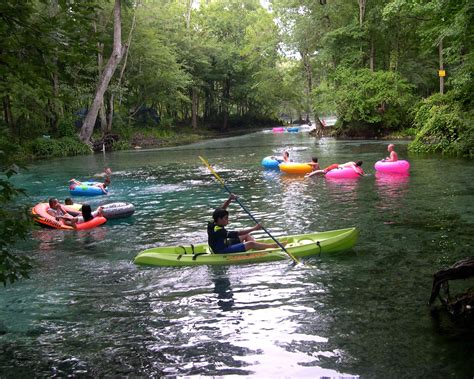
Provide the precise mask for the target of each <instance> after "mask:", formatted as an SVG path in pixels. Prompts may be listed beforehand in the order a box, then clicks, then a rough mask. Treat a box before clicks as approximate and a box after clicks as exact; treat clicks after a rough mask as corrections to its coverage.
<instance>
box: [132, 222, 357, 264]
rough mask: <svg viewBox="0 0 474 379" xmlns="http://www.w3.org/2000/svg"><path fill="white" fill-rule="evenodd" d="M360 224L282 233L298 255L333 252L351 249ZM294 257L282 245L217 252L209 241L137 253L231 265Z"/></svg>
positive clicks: (164, 260)
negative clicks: (291, 234) (291, 233)
mask: <svg viewBox="0 0 474 379" xmlns="http://www.w3.org/2000/svg"><path fill="white" fill-rule="evenodd" d="M357 236H358V232H357V229H356V228H347V229H339V230H330V231H327V232H319V233H310V234H298V235H293V236H286V237H279V238H278V239H279V241H287V245H286V246H285V248H286V250H288V251H289V252H290V253H291V254H292V255H294V256H295V257H298V258H304V257H309V256H312V255H317V254H319V253H332V252H336V251H344V250H349V249H351V248H352V247H353V246H354V245H355V243H356V241H357ZM258 241H260V242H272V239H271V238H266V239H259V240H258ZM284 259H290V257H289V256H288V254H286V253H285V252H284V251H282V249H280V248H276V249H266V250H249V251H246V252H245V253H232V254H214V253H212V252H211V251H210V249H209V247H208V245H207V244H205V243H203V244H198V245H188V246H162V247H154V248H152V249H147V250H144V251H142V252H141V253H139V254H138V255H137V256H136V257H135V261H134V262H135V263H136V264H139V265H152V266H194V265H228V264H238V263H258V262H271V261H280V260H284Z"/></svg>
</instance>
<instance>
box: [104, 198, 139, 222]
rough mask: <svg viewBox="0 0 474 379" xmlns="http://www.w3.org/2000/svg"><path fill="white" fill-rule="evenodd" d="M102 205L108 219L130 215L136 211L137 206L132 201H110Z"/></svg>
mask: <svg viewBox="0 0 474 379" xmlns="http://www.w3.org/2000/svg"><path fill="white" fill-rule="evenodd" d="M101 207H102V214H103V216H104V217H105V218H106V219H108V220H110V219H115V218H123V217H130V216H131V215H132V214H133V213H134V212H135V206H134V205H133V204H130V203H120V202H119V203H110V204H104V205H101Z"/></svg>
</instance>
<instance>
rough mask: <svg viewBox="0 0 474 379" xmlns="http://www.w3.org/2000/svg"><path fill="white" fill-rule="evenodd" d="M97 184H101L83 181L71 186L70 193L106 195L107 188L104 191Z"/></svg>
mask: <svg viewBox="0 0 474 379" xmlns="http://www.w3.org/2000/svg"><path fill="white" fill-rule="evenodd" d="M97 184H101V183H98V182H82V184H81V185H74V184H73V185H71V186H70V187H69V193H70V194H71V195H73V196H99V195H106V194H107V192H108V191H107V189H106V191H105V193H104V192H103V191H102V189H101V188H100V187H97Z"/></svg>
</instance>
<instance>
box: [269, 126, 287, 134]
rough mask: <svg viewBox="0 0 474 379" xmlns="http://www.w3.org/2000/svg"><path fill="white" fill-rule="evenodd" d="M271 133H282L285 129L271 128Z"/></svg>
mask: <svg viewBox="0 0 474 379" xmlns="http://www.w3.org/2000/svg"><path fill="white" fill-rule="evenodd" d="M272 131H273V133H283V132H284V131H285V128H283V127H278V128H273V129H272Z"/></svg>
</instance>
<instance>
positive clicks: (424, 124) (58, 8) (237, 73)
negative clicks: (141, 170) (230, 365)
mask: <svg viewBox="0 0 474 379" xmlns="http://www.w3.org/2000/svg"><path fill="white" fill-rule="evenodd" d="M473 8H474V5H473V4H472V2H470V1H468V0H458V1H454V0H433V1H426V0H350V1H347V0H319V1H315V0H311V1H308V0H299V1H296V0H274V1H262V2H260V1H258V0H240V1H236V0H225V1H224V0H207V1H198V0H170V1H166V0H155V1H153V0H148V1H143V0H122V1H120V0H115V2H114V1H106V0H90V1H87V2H77V1H73V0H59V1H58V0H54V1H45V0H33V1H28V2H16V1H3V2H2V4H1V5H0V17H1V19H2V22H1V26H0V33H1V38H0V46H1V47H0V48H1V52H2V53H1V56H0V63H1V64H0V88H1V98H2V118H1V120H0V131H1V140H2V141H3V142H5V141H8V142H9V143H11V142H12V141H14V144H15V145H16V146H17V147H18V150H19V151H20V152H21V153H22V154H23V155H24V156H39V157H48V156H58V155H74V154H83V153H87V152H89V151H90V146H91V145H92V142H93V141H95V140H99V139H100V138H102V137H103V136H105V135H111V134H113V135H115V136H116V138H115V139H114V140H113V142H115V143H114V146H113V147H114V148H115V149H120V148H129V147H130V143H131V142H133V140H134V138H136V136H137V135H138V136H140V135H147V134H148V135H153V136H156V137H160V136H162V137H166V136H170V135H175V134H178V135H179V134H182V135H183V136H184V135H190V134H192V133H200V132H202V131H203V130H206V129H212V130H215V131H216V132H225V131H228V130H230V129H234V128H242V127H246V126H254V127H255V126H264V125H270V124H272V123H274V122H278V120H286V121H291V120H295V119H298V120H299V119H303V120H305V119H308V120H309V119H310V120H315V121H316V122H315V124H316V126H317V127H318V126H320V124H319V122H318V121H319V117H321V116H322V115H325V114H335V115H337V117H338V120H339V121H338V124H337V125H336V128H335V130H334V131H333V133H334V134H335V135H337V136H343V137H364V138H370V137H376V136H384V135H387V134H390V135H392V136H393V135H399V136H411V137H414V141H413V142H412V144H411V145H410V149H411V150H412V151H416V152H442V153H447V154H454V155H462V156H472V154H473V146H474V132H473V126H472V119H473V111H472V98H473V93H474V91H473V89H474V88H473V79H472V72H473V68H474V56H473V50H472V44H473V43H474V42H473V41H474V38H473V37H474V35H473V34H474V33H473V25H474V22H473V14H474V12H473Z"/></svg>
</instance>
